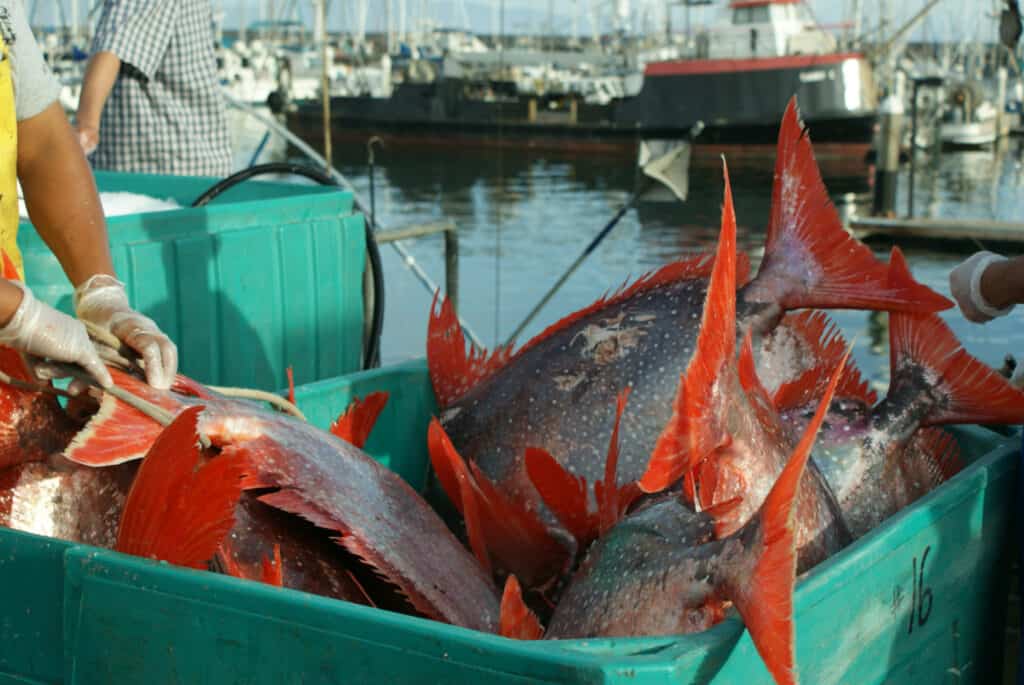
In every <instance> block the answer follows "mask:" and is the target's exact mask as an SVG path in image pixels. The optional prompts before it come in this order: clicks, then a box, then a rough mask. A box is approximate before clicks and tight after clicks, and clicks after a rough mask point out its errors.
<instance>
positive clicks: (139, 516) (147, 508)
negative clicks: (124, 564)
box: [115, 407, 249, 568]
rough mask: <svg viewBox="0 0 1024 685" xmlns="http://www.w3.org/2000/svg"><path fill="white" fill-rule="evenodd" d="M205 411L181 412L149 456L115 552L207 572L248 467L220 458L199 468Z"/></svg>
mask: <svg viewBox="0 0 1024 685" xmlns="http://www.w3.org/2000/svg"><path fill="white" fill-rule="evenodd" d="M201 410H202V407H190V408H189V409H186V410H185V411H183V412H182V413H181V414H180V415H179V416H178V417H177V418H176V419H175V420H174V421H173V422H172V423H171V424H170V425H169V426H168V427H167V428H166V429H165V430H164V431H163V432H162V433H160V435H159V437H157V439H156V441H155V442H154V443H153V446H152V447H151V448H150V449H149V452H148V453H147V454H146V458H145V459H144V460H143V462H142V465H141V466H140V467H139V471H138V474H137V475H136V476H135V480H134V482H133V483H132V487H131V489H130V490H129V492H128V498H127V499H126V501H125V506H124V512H123V513H122V515H121V522H120V526H119V529H118V533H117V544H116V546H115V549H116V550H117V551H119V552H124V553H125V554H134V555H137V556H142V557H150V558H154V559H160V560H162V561H166V562H169V563H172V564H177V565H179V566H190V567H192V568H205V567H206V564H207V562H208V561H209V560H210V559H211V558H212V557H213V556H214V554H215V553H216V552H217V550H218V547H219V546H220V544H221V542H222V541H223V540H224V538H225V537H226V536H227V534H228V532H230V530H231V528H232V527H233V526H234V523H235V519H234V512H235V507H236V506H237V504H238V500H239V498H240V497H241V496H242V478H243V476H244V475H245V473H246V471H247V470H248V469H249V464H248V463H247V462H246V461H245V460H244V459H242V458H240V457H231V456H223V455H220V456H217V457H214V458H213V459H210V460H208V461H207V462H206V463H204V464H202V466H199V462H200V459H201V456H202V455H201V453H200V451H199V446H198V444H197V443H198V433H197V429H196V423H197V417H198V414H199V412H200V411H201ZM197 467H198V468H197Z"/></svg>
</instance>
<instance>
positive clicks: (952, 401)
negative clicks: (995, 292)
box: [889, 250, 1024, 425]
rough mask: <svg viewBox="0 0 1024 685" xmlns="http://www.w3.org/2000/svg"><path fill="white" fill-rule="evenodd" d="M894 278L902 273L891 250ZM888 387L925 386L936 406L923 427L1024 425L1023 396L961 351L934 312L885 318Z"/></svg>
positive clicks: (902, 266)
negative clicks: (888, 366) (889, 379)
mask: <svg viewBox="0 0 1024 685" xmlns="http://www.w3.org/2000/svg"><path fill="white" fill-rule="evenodd" d="M892 268H893V270H894V274H896V275H901V274H905V273H906V272H907V267H906V262H905V261H904V260H903V256H902V254H900V253H899V251H898V250H893V257H892ZM889 356H890V359H889V361H890V364H891V370H892V371H891V375H892V384H891V387H890V391H889V392H890V394H892V389H893V388H895V387H899V386H900V385H904V384H917V385H921V386H926V385H927V386H931V391H932V392H933V393H934V394H935V396H936V398H937V399H936V403H935V406H934V407H933V409H932V410H931V412H930V413H929V414H928V415H927V416H926V417H925V418H924V420H923V424H924V425H940V424H947V423H987V424H1019V423H1022V422H1024V392H1022V391H1021V390H1018V389H1017V388H1015V387H1014V386H1013V385H1012V384H1011V383H1010V382H1009V381H1007V380H1006V379H1005V378H1004V377H1003V376H1001V375H999V373H998V372H997V371H995V370H994V369H992V368H990V367H988V366H987V365H985V364H983V363H982V362H980V361H978V360H977V359H975V358H974V357H972V356H971V355H970V354H968V353H967V351H966V350H964V349H963V347H961V345H960V342H959V341H958V340H957V338H956V335H955V334H954V333H953V331H952V329H950V327H949V326H948V325H947V324H946V323H945V322H944V321H943V320H942V319H941V318H939V317H938V316H937V315H935V314H916V315H915V314H906V313H900V312H892V313H891V314H890V315H889Z"/></svg>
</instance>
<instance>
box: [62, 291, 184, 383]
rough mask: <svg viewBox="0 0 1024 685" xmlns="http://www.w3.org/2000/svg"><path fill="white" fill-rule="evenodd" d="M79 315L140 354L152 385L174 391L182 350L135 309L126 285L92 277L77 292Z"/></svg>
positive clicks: (76, 302)
mask: <svg viewBox="0 0 1024 685" xmlns="http://www.w3.org/2000/svg"><path fill="white" fill-rule="evenodd" d="M75 313H76V314H77V315H78V318H79V319H81V320H82V321H88V322H89V323H91V324H93V325H95V326H97V327H98V328H101V329H103V330H105V331H107V332H109V333H111V334H112V335H113V336H114V337H116V338H117V339H118V340H120V341H121V342H122V343H124V344H125V345H127V346H128V347H130V348H132V349H133V350H135V351H136V352H138V353H139V355H140V356H141V357H142V361H143V362H144V364H145V367H146V381H147V382H148V383H149V384H150V385H152V386H153V387H154V388H158V389H161V390H166V389H167V388H169V387H171V382H172V381H173V380H174V376H175V374H177V373H178V348H177V347H175V345H174V343H173V342H171V340H170V338H168V337H167V336H166V335H164V334H163V333H162V332H161V331H160V329H159V328H158V327H157V325H156V323H154V321H153V320H152V319H150V318H149V317H147V316H143V315H142V314H140V313H139V312H137V311H135V310H134V309H132V308H131V305H129V304H128V294H127V293H126V291H125V289H124V284H123V283H121V282H120V281H118V280H117V279H116V278H114V277H113V276H107V275H104V274H98V275H96V276H92V277H91V278H89V279H88V280H86V281H85V282H84V283H82V284H81V285H80V286H78V287H77V288H76V289H75Z"/></svg>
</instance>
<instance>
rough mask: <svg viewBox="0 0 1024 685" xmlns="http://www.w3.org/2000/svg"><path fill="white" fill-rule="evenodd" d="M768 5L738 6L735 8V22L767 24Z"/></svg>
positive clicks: (733, 20) (733, 19)
mask: <svg viewBox="0 0 1024 685" xmlns="http://www.w3.org/2000/svg"><path fill="white" fill-rule="evenodd" d="M768 10H769V7H768V5H756V6H754V7H737V8H736V9H734V10H733V14H732V23H733V24H737V25H739V24H767V23H768V22H769V21H770V19H769V14H768Z"/></svg>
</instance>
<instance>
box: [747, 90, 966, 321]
mask: <svg viewBox="0 0 1024 685" xmlns="http://www.w3.org/2000/svg"><path fill="white" fill-rule="evenodd" d="M887 272H888V270H887V268H886V265H885V264H884V263H882V262H881V261H879V260H878V259H876V258H875V256H874V254H872V252H871V250H870V249H868V247H867V246H866V245H864V244H863V243H861V242H860V241H858V240H856V239H855V238H854V237H853V236H851V235H850V234H849V233H847V231H846V230H845V229H844V228H843V224H842V221H841V220H840V218H839V214H838V213H837V212H836V209H835V207H834V206H833V205H832V202H831V200H830V199H829V196H828V192H827V191H826V189H825V184H824V183H823V182H822V179H821V172H820V170H819V169H818V163H817V162H816V161H815V159H814V151H813V149H812V147H811V141H810V138H809V137H808V136H807V131H806V130H805V129H804V127H803V124H802V123H801V121H800V114H799V111H798V109H797V104H796V98H795V97H794V98H793V99H791V100H790V102H789V106H788V107H787V108H786V113H785V114H784V115H783V119H782V125H781V127H780V129H779V143H778V152H777V157H776V160H775V180H774V184H773V188H772V206H771V216H770V219H769V223H768V235H767V239H766V242H765V253H764V259H763V260H762V262H761V268H760V270H759V271H758V274H757V276H756V277H755V278H754V280H753V281H752V282H751V284H750V287H749V288H748V289H747V290H745V291H744V298H745V299H746V300H748V301H756V302H764V303H769V302H776V303H778V304H779V305H780V306H781V307H782V308H783V309H800V308H823V309H880V310H890V311H891V310H902V311H915V312H934V311H941V310H943V309H949V308H950V307H952V306H953V303H952V302H950V301H949V300H948V299H946V298H945V297H942V296H941V295H939V294H938V293H936V292H934V291H932V290H931V289H930V288H927V287H925V286H923V285H921V284H919V283H917V282H915V281H913V280H911V281H910V282H907V283H904V284H900V285H893V286H890V285H889V284H888V283H887Z"/></svg>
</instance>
